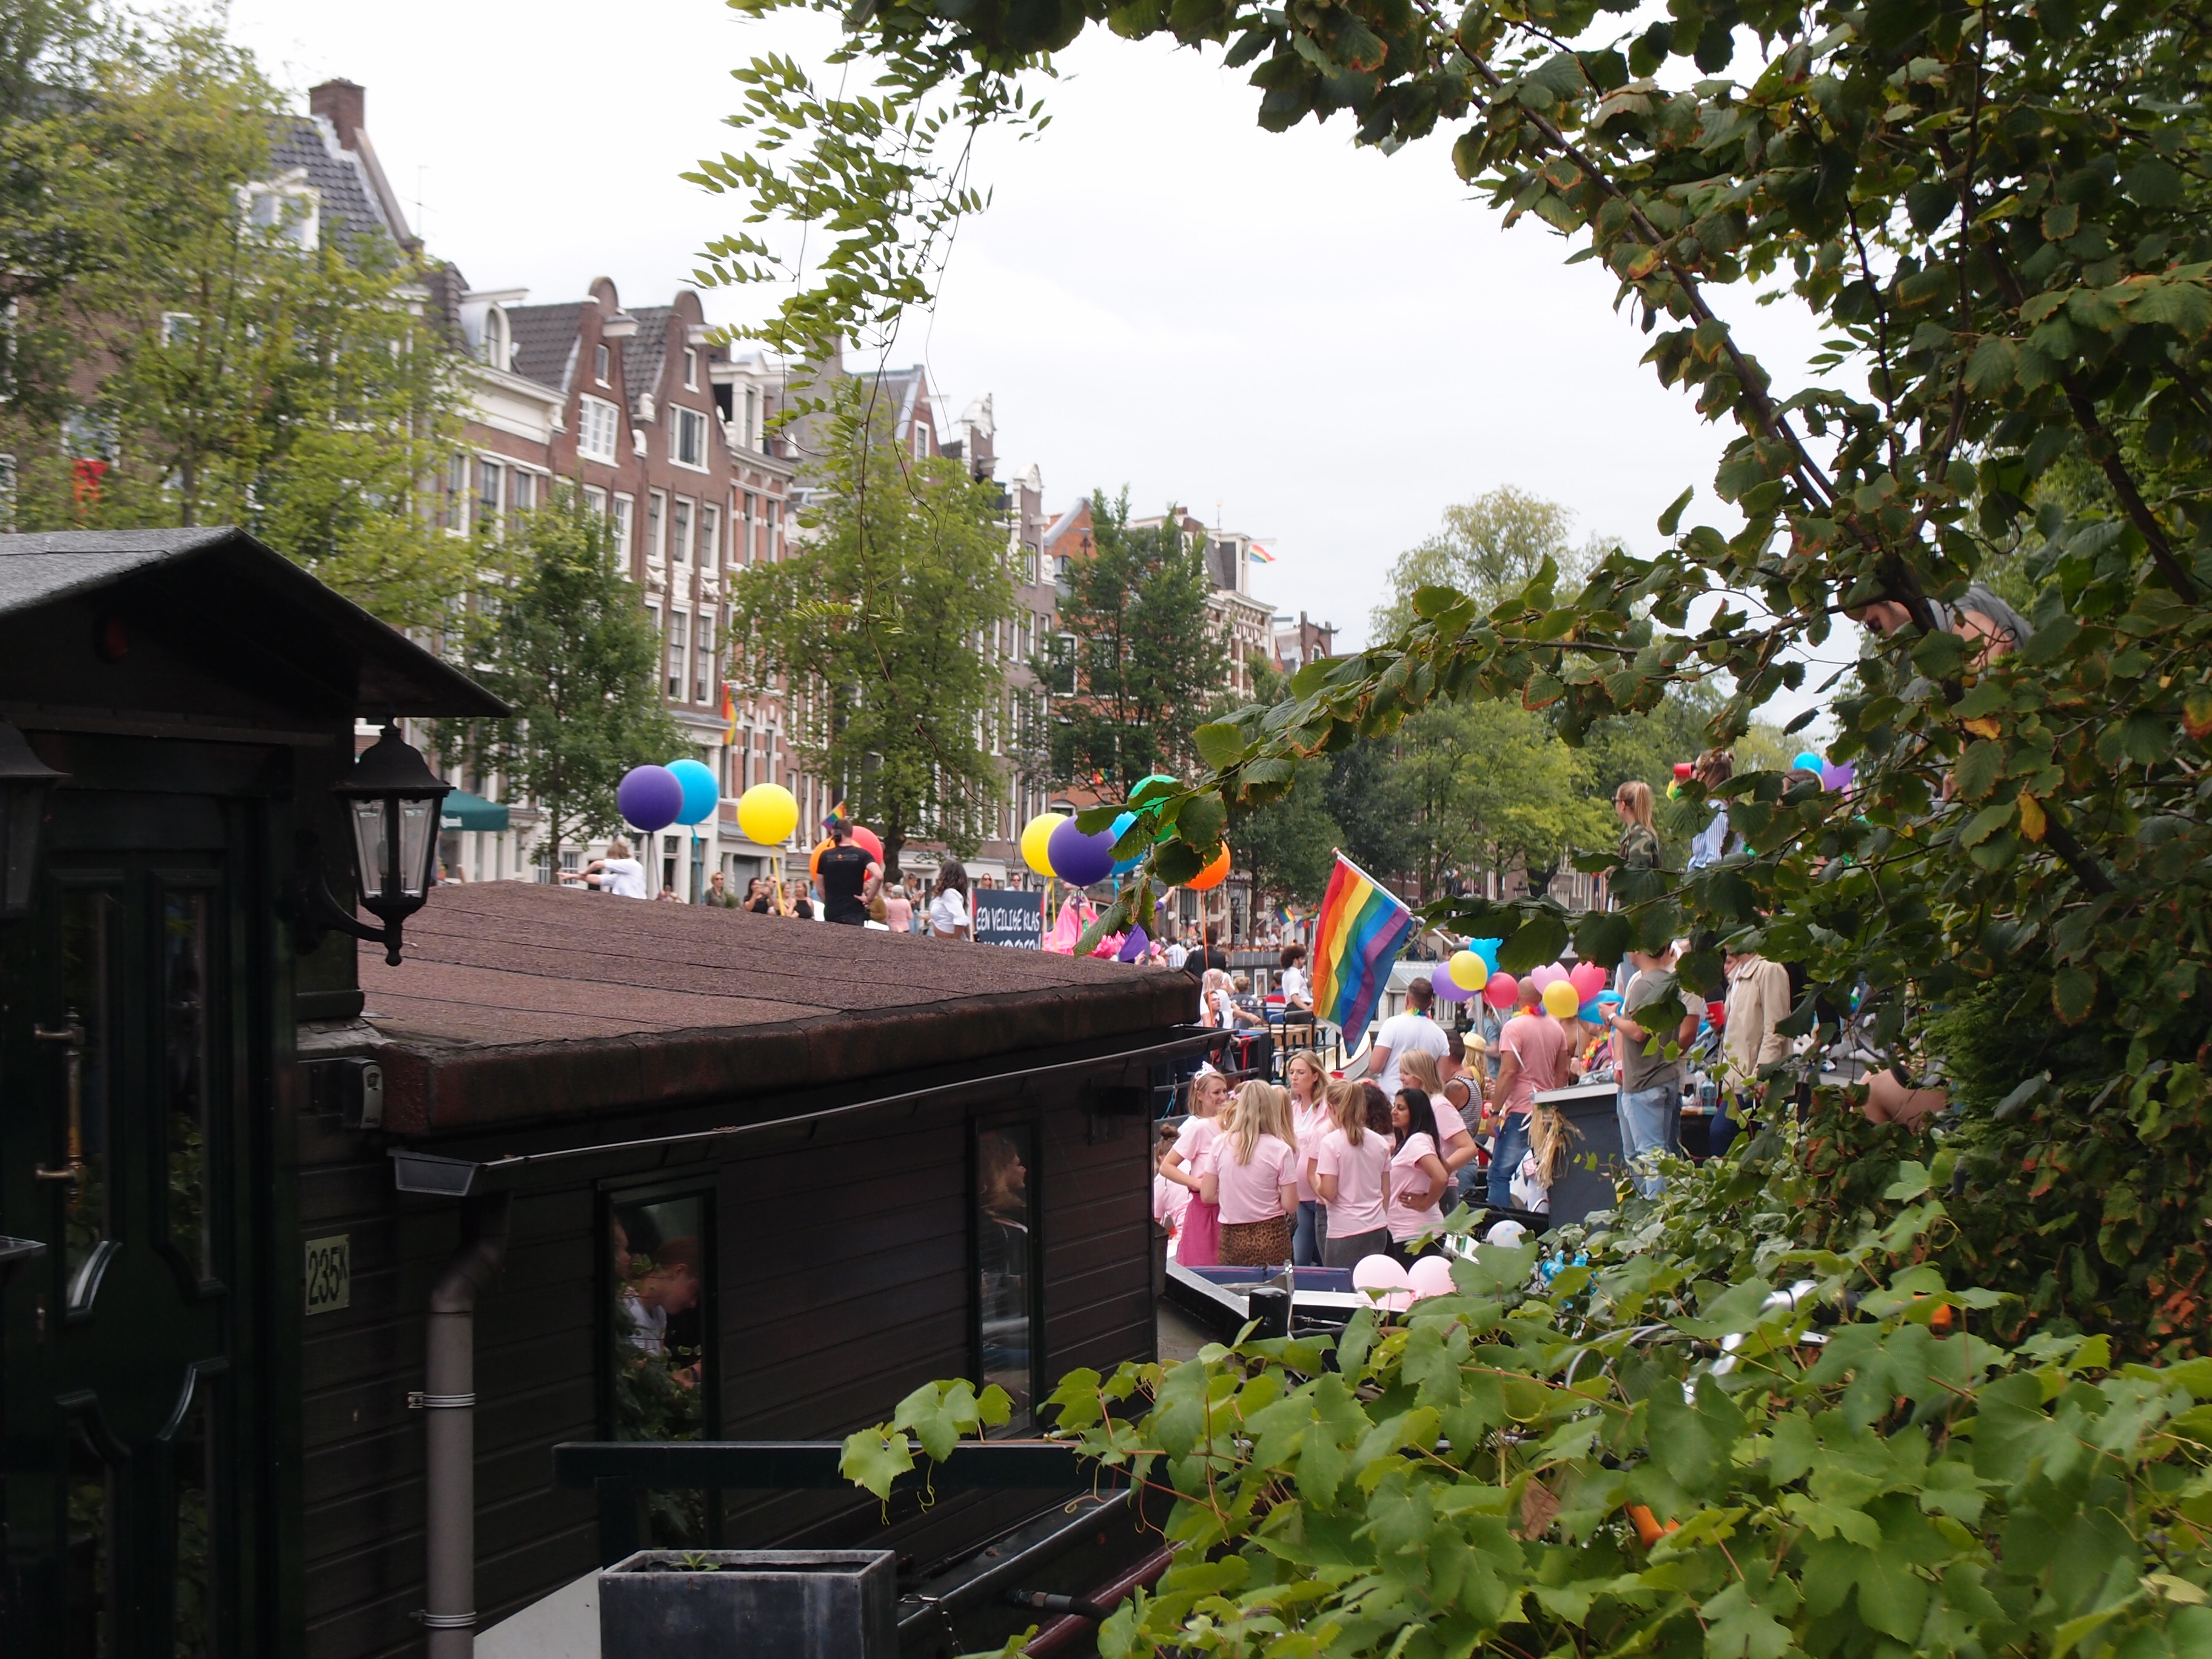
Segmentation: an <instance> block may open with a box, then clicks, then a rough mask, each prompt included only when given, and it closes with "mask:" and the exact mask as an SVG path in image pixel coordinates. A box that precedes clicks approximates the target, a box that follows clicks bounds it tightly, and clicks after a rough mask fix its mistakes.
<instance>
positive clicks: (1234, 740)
mask: <svg viewBox="0 0 2212 1659" xmlns="http://www.w3.org/2000/svg"><path fill="white" fill-rule="evenodd" d="M1190 735H1191V741H1192V742H1194V743H1195V744H1197V745H1198V752H1199V757H1200V758H1201V759H1202V760H1204V761H1205V762H1206V764H1207V765H1208V766H1210V767H1212V769H1214V770H1215V771H1217V772H1225V771H1227V770H1228V769H1230V768H1231V767H1232V766H1234V765H1236V764H1237V762H1238V761H1240V760H1242V759H1243V758H1244V751H1245V750H1247V749H1248V748H1249V747H1250V746H1251V744H1250V742H1249V739H1248V738H1246V737H1245V735H1244V728H1243V726H1236V725H1232V724H1231V723H1230V722H1229V721H1227V720H1209V721H1207V722H1206V724H1205V725H1204V726H1200V727H1199V728H1198V730H1196V731H1195V732H1192V733H1191V734H1190Z"/></svg>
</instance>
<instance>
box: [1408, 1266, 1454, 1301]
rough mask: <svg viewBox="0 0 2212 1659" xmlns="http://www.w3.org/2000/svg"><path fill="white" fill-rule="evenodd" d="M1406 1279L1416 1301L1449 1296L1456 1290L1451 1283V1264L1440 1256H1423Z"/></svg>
mask: <svg viewBox="0 0 2212 1659" xmlns="http://www.w3.org/2000/svg"><path fill="white" fill-rule="evenodd" d="M1406 1278H1407V1283H1409V1284H1410V1285H1412V1286H1413V1296H1414V1299H1415V1300H1417V1301H1418V1300H1419V1298H1421V1297H1425V1296H1449V1295H1450V1294H1451V1293H1452V1292H1453V1291H1455V1289H1457V1288H1458V1287H1457V1286H1456V1285H1454V1284H1453V1283H1452V1276H1451V1263H1450V1262H1449V1261H1446V1260H1445V1259H1444V1258H1443V1256H1440V1255H1425V1256H1423V1257H1422V1258H1421V1259H1420V1260H1419V1261H1416V1262H1415V1263H1414V1264H1413V1272H1411V1273H1407V1275H1406Z"/></svg>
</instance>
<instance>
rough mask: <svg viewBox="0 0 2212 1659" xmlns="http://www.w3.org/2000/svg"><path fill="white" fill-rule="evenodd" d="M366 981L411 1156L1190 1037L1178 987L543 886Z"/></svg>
mask: <svg viewBox="0 0 2212 1659" xmlns="http://www.w3.org/2000/svg"><path fill="white" fill-rule="evenodd" d="M360 970H361V984H362V991H363V992H364V994H366V996H367V998H368V1007H367V1011H366V1012H365V1013H364V1015H363V1018H364V1019H365V1020H366V1022H367V1023H368V1025H369V1026H371V1027H373V1028H374V1030H375V1031H376V1033H377V1034H378V1036H380V1037H381V1039H382V1044H383V1046H382V1047H381V1048H379V1049H378V1050H377V1053H378V1057H379V1058H380V1060H382V1061H383V1064H384V1068H385V1079H386V1080H385V1127H386V1129H387V1130H389V1131H392V1132H395V1133H403V1134H407V1133H414V1134H422V1133H458V1132H464V1131H468V1130H479V1131H481V1130H483V1129H486V1128H490V1127H498V1126H501V1125H520V1124H522V1123H526V1122H530V1121H541V1122H542V1121H547V1120H549V1119H561V1118H568V1119H574V1118H575V1117H579V1116H587V1115H606V1114H614V1113H622V1112H639V1111H643V1110H646V1109H651V1108H658V1107H667V1106H686V1105H695V1106H703V1105H714V1106H715V1107H716V1108H717V1109H720V1107H721V1106H722V1105H725V1104H732V1103H743V1102H744V1101H745V1100H747V1099H748V1098H751V1099H755V1100H759V1099H762V1098H763V1097H769V1096H774V1095H776V1094H787V1093H789V1092H790V1091H794V1090H800V1089H812V1088H819V1087H823V1086H825V1085H851V1084H864V1083H865V1082H866V1080H867V1079H871V1078H878V1079H885V1080H887V1081H888V1080H894V1079H912V1078H915V1076H917V1075H918V1074H920V1073H923V1072H925V1071H926V1070H927V1068H930V1067H941V1066H948V1065H954V1066H959V1065H976V1064H977V1063H978V1062H981V1063H982V1064H981V1065H980V1066H978V1069H979V1070H983V1069H1004V1068H1005V1066H1009V1065H1012V1064H1015V1063H1018V1060H1019V1058H1020V1057H1022V1056H1024V1054H1029V1053H1031V1052H1033V1051H1036V1050H1039V1049H1045V1048H1057V1047H1060V1046H1061V1045H1066V1044H1073V1043H1081V1042H1092V1043H1096V1042H1100V1041H1101V1040H1108V1041H1109V1046H1111V1044H1110V1040H1112V1039H1115V1038H1121V1039H1125V1040H1126V1039H1130V1038H1133V1037H1137V1036H1146V1035H1152V1034H1158V1036H1161V1037H1162V1038H1164V1036H1165V1034H1166V1030H1167V1028H1170V1027H1173V1026H1176V1025H1181V1024H1188V1021H1189V1019H1190V1015H1191V1006H1190V1004H1191V994H1190V980H1189V978H1188V975H1182V974H1178V973H1173V972H1170V971H1169V970H1167V969H1158V968H1138V967H1131V966H1127V965H1125V964H1122V963H1114V962H1103V961H1099V960H1096V959H1090V958H1086V959H1085V960H1083V961H1075V960H1072V959H1070V958H1069V957H1060V956H1054V955H1051V954H1049V953H1046V952H1042V951H1019V950H1010V949H1003V948H1000V947H998V946H994V945H967V944H956V943H950V942H946V941H943V940H939V939H927V938H925V937H923V936H921V935H920V934H915V933H899V934H893V933H880V932H877V931H875V930H873V929H871V928H864V927H838V926H835V925H833V924H830V923H827V922H813V921H793V920H790V919H787V918H785V917H781V916H758V915H752V914H751V913H750V912H749V911H740V910H723V909H716V908H708V907H706V906H703V905H688V904H684V905H679V904H661V903H648V902H641V901H638V900H635V899H621V898H615V897H611V896H606V895H602V894H594V893H586V892H581V891H578V890H573V889H562V888H559V887H552V886H542V885H539V884H535V883H527V882H483V883H477V884H470V885H465V886H457V885H447V886H441V887H439V888H437V889H436V890H435V891H434V892H433V893H432V895H431V898H430V902H429V903H428V905H427V906H426V907H425V908H423V909H422V911H421V912H420V913H418V914H417V915H415V916H413V917H411V918H410V920H409V921H408V923H407V943H406V960H405V961H404V963H402V964H401V965H400V966H398V967H397V968H392V967H387V966H386V964H385V961H384V957H383V954H382V951H381V950H380V949H379V948H377V947H373V946H367V945H364V946H363V947H362V952H361V955H360ZM1123 1046H1126V1043H1125V1044H1124V1045H1123ZM994 1057H1003V1058H1000V1059H998V1060H997V1063H996V1064H994V1063H993V1062H994Z"/></svg>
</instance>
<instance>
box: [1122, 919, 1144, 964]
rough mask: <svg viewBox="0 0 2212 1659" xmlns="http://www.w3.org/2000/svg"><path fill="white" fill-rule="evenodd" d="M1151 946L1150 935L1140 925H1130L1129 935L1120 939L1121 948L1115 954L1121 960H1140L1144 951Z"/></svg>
mask: <svg viewBox="0 0 2212 1659" xmlns="http://www.w3.org/2000/svg"><path fill="white" fill-rule="evenodd" d="M1151 949H1152V936H1151V935H1150V934H1148V933H1146V932H1145V930H1144V929H1143V928H1141V927H1132V928H1130V929H1129V937H1128V938H1127V939H1123V940H1122V941H1121V949H1120V950H1119V951H1116V952H1115V956H1116V957H1119V959H1120V960H1121V961H1123V962H1142V961H1143V960H1144V959H1145V952H1146V951H1149V950H1151Z"/></svg>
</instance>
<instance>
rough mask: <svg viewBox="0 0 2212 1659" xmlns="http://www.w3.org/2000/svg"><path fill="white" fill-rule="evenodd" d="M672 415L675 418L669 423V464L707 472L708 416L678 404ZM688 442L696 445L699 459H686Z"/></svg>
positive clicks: (688, 469) (671, 411) (693, 470)
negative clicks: (686, 443) (685, 452)
mask: <svg viewBox="0 0 2212 1659" xmlns="http://www.w3.org/2000/svg"><path fill="white" fill-rule="evenodd" d="M670 413H671V415H673V416H675V418H674V419H673V420H671V421H670V422H669V423H668V459H669V464H670V465H673V466H680V467H683V468H684V469H686V470H687V471H692V472H704V471H706V470H707V417H706V416H705V415H704V414H702V412H701V411H699V410H696V409H691V408H689V407H687V406H686V405H684V404H676V405H675V406H674V407H673V408H672V409H671V410H670ZM687 440H690V441H693V442H694V443H695V444H696V454H697V455H698V458H699V459H696V460H692V461H688V460H686V459H684V447H685V442H686V441H687Z"/></svg>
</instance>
